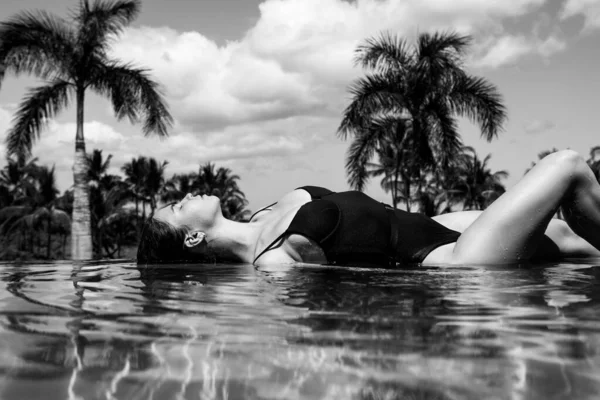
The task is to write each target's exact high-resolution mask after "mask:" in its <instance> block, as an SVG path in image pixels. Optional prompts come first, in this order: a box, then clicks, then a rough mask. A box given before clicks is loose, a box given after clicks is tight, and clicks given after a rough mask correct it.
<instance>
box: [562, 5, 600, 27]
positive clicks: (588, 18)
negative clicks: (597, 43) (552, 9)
mask: <svg viewBox="0 0 600 400" xmlns="http://www.w3.org/2000/svg"><path fill="white" fill-rule="evenodd" d="M576 15H581V16H583V17H584V20H585V23H584V31H586V32H589V31H591V30H594V29H598V28H600V0H568V1H567V2H565V4H564V6H563V9H562V12H561V18H562V19H566V18H570V17H573V16H576Z"/></svg>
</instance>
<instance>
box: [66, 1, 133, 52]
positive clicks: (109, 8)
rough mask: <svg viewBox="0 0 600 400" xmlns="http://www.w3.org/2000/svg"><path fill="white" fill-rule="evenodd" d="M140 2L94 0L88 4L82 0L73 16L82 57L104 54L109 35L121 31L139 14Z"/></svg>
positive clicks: (114, 34)
mask: <svg viewBox="0 0 600 400" xmlns="http://www.w3.org/2000/svg"><path fill="white" fill-rule="evenodd" d="M141 4H142V2H141V0H116V1H106V0H104V1H103V0H96V1H95V2H94V4H92V5H90V4H89V1H88V0H83V4H82V7H81V8H80V10H79V13H78V15H76V16H75V18H76V19H77V21H78V23H79V30H78V33H79V37H78V41H79V43H80V46H82V48H83V50H84V54H83V57H84V58H88V57H90V56H104V55H106V51H107V46H108V44H109V40H108V39H109V38H110V36H113V37H114V36H116V35H118V34H119V33H121V32H122V31H123V29H124V28H125V27H126V26H127V25H129V24H130V23H131V22H132V21H133V20H134V19H135V18H136V17H137V16H138V15H139V13H140V9H141Z"/></svg>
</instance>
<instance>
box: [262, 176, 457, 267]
mask: <svg viewBox="0 0 600 400" xmlns="http://www.w3.org/2000/svg"><path fill="white" fill-rule="evenodd" d="M301 189H302V188H301ZM390 209H391V207H389V206H386V205H384V204H383V203H380V202H378V201H376V200H374V199H372V198H370V197H369V196H367V195H365V194H363V193H361V192H355V191H351V192H342V193H334V192H331V191H329V190H327V189H323V188H318V187H304V190H295V191H293V192H291V193H289V194H287V195H286V196H284V197H283V198H282V199H281V200H280V201H279V202H278V203H276V204H275V205H274V206H273V207H272V209H271V210H270V211H268V212H262V213H260V214H259V215H258V216H257V217H256V218H255V219H254V220H253V221H252V222H254V223H259V224H261V225H262V229H261V230H260V233H259V235H258V238H257V243H256V249H255V257H258V258H259V260H258V261H259V263H260V264H268V263H270V261H275V262H280V261H281V260H282V259H288V260H289V261H294V262H306V263H319V264H322V263H329V264H335V263H339V264H343V265H366V264H376V265H382V264H385V265H389V263H390V262H393V261H394V259H395V260H396V261H400V262H414V261H415V260H414V258H415V256H418V252H419V251H420V250H419V249H420V248H423V247H424V246H427V242H428V237H429V236H430V235H435V234H439V233H441V234H442V235H447V234H446V233H445V232H444V229H445V228H444V227H443V226H442V225H439V224H437V223H436V222H434V221H433V220H430V219H427V218H426V217H424V216H421V215H415V214H410V213H406V212H404V211H399V210H395V212H396V213H398V214H399V218H397V219H396V220H398V219H400V220H402V221H404V223H405V225H404V226H402V227H400V228H398V229H397V231H398V230H399V231H400V233H399V237H400V241H398V240H396V241H395V242H394V238H395V236H394V235H393V234H391V232H393V228H391V227H390V219H394V218H393V216H394V211H391V210H393V209H391V210H390ZM338 213H339V215H338ZM420 226H421V227H423V228H424V231H423V233H422V235H421V236H422V238H421V239H417V240H416V241H415V240H414V239H413V236H418V234H419V232H418V229H419V227H420ZM440 229H441V232H440ZM396 236H398V235H396ZM394 243H402V245H394ZM450 246H452V244H450V245H442V246H440V245H439V244H438V245H435V244H434V246H432V247H435V249H434V250H433V251H431V249H429V250H426V251H425V253H422V254H427V256H426V257H424V259H423V257H419V259H418V260H417V262H423V263H426V262H429V260H428V259H432V260H434V261H435V262H440V261H441V260H440V257H442V258H445V255H446V253H447V252H448V251H447V249H448V248H449V247H450ZM255 261H256V259H255Z"/></svg>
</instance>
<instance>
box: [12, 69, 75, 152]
mask: <svg viewBox="0 0 600 400" xmlns="http://www.w3.org/2000/svg"><path fill="white" fill-rule="evenodd" d="M73 88H74V87H73V85H72V84H71V83H70V82H67V81H64V80H62V79H56V80H54V81H53V82H50V83H49V84H48V85H46V86H41V87H37V88H33V89H30V90H29V93H28V94H27V96H26V97H25V99H24V100H23V101H22V102H21V104H20V105H19V108H18V109H17V112H16V113H15V117H14V120H13V126H12V127H11V128H10V130H9V131H8V134H7V139H6V143H7V151H8V154H15V155H17V156H18V157H27V156H29V155H31V147H32V145H33V142H34V141H35V140H36V139H38V138H39V135H40V131H41V130H42V128H43V127H44V126H45V124H46V123H47V122H48V120H49V119H50V118H52V117H54V116H55V115H56V114H57V113H58V112H60V111H61V110H62V109H63V108H66V107H67V106H68V105H69V97H70V96H71V95H72V93H73Z"/></svg>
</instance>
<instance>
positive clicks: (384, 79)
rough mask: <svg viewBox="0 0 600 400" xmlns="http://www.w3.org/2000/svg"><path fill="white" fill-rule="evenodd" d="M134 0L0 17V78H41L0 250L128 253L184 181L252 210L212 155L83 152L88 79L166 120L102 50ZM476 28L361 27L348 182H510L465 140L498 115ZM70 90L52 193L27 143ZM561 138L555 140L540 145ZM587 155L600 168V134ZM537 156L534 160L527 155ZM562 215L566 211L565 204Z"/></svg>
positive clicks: (443, 205)
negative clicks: (64, 142) (201, 159)
mask: <svg viewBox="0 0 600 400" xmlns="http://www.w3.org/2000/svg"><path fill="white" fill-rule="evenodd" d="M139 7H140V1H139V0H116V1H112V2H110V1H105V0H98V1H95V2H94V4H93V5H91V4H90V2H89V1H88V0H81V1H80V3H79V7H78V8H77V9H76V10H75V13H74V14H73V21H72V23H71V24H68V23H67V22H66V21H65V20H63V19H61V18H58V17H55V16H53V15H50V14H47V13H44V12H37V13H27V12H23V13H20V14H17V15H16V16H14V17H12V18H11V19H9V20H7V21H5V22H1V23H0V67H2V68H0V71H1V72H0V81H1V80H2V78H3V77H4V73H5V72H6V71H8V72H13V73H15V74H17V75H18V74H22V73H27V74H33V75H36V76H38V77H40V78H43V79H44V80H45V81H46V82H47V84H46V85H45V86H43V87H39V88H35V89H31V90H30V92H29V93H28V94H27V96H26V97H25V98H24V100H23V101H22V102H21V104H20V105H19V107H18V108H17V111H16V112H15V117H14V123H13V126H12V127H11V128H10V129H9V131H8V132H7V150H8V151H7V155H6V157H7V158H6V160H7V162H6V165H5V166H4V167H3V168H2V169H1V170H0V259H32V258H35V259H52V258H75V259H81V258H91V257H94V258H119V257H129V256H132V255H133V253H132V251H134V250H135V246H136V244H137V241H138V239H139V235H140V231H141V226H142V223H143V221H144V219H145V218H146V217H147V216H148V215H149V214H151V213H153V212H154V211H155V210H156V209H157V207H160V206H162V205H164V204H167V203H169V202H172V201H175V200H178V199H180V198H181V197H183V196H184V195H185V194H187V193H192V194H194V195H196V194H210V195H215V196H218V197H219V199H220V201H221V209H222V210H223V214H224V216H225V217H227V218H230V219H232V220H236V221H245V220H247V218H248V215H249V214H250V212H249V210H248V209H247V206H248V201H247V200H246V197H245V194H244V193H243V191H242V190H241V188H240V185H239V181H240V177H239V176H238V175H237V174H235V173H234V172H233V171H232V170H231V169H229V168H226V167H217V166H216V165H215V164H214V163H212V162H206V163H204V164H200V165H198V167H197V169H196V170H192V171H187V172H181V171H178V172H177V173H175V174H172V175H171V176H170V177H168V176H167V174H166V172H167V170H168V168H169V162H168V161H167V160H163V161H160V160H157V159H155V158H153V157H148V156H143V155H140V156H138V157H134V158H132V159H131V160H129V161H128V162H125V163H124V164H123V165H122V166H121V168H120V169H115V168H113V167H111V161H112V155H110V154H109V155H105V154H103V152H102V150H100V149H94V150H93V151H92V152H91V153H86V152H85V142H84V135H83V121H84V119H83V117H84V115H83V105H84V99H85V94H86V93H87V90H88V89H89V90H92V91H94V92H96V93H99V94H100V95H103V96H106V97H108V98H109V99H110V100H111V102H112V106H113V109H114V111H115V115H116V117H117V118H118V119H121V118H124V117H127V118H129V119H130V120H131V121H132V122H138V121H142V122H143V132H144V133H145V134H151V133H155V134H157V135H159V136H164V135H166V134H167V130H168V128H169V126H170V125H171V124H172V118H171V116H170V114H169V111H168V109H167V105H166V104H165V102H164V100H163V98H162V95H161V92H160V89H159V87H158V85H157V84H156V83H155V82H154V81H152V80H151V78H150V77H149V76H148V74H147V71H146V70H144V69H141V68H137V67H133V66H131V65H129V64H123V63H120V62H118V61H115V60H111V59H109V58H108V56H107V54H108V45H109V43H110V40H111V39H112V38H114V37H115V36H116V35H118V34H119V33H120V31H121V30H122V29H123V27H125V26H126V25H127V24H128V23H130V22H131V21H132V20H133V19H134V18H135V17H136V16H137V14H138V13H139ZM470 42H471V38H470V37H469V36H461V35H458V34H456V33H452V32H449V33H448V32H447V33H433V34H430V33H424V34H421V35H419V37H418V38H417V40H416V42H415V43H414V44H412V45H411V44H410V43H409V42H408V41H406V40H405V39H403V38H400V37H397V36H393V35H390V34H387V33H385V34H382V35H380V36H378V37H373V38H369V39H367V40H366V41H365V42H364V43H363V44H361V45H360V46H359V47H358V48H357V50H356V58H355V63H356V64H357V65H359V66H362V67H363V68H365V69H366V70H367V71H366V74H365V76H363V77H361V78H359V79H357V80H356V81H355V82H354V83H353V84H352V85H351V86H350V92H351V94H352V99H351V101H350V104H349V105H348V106H347V108H346V109H345V110H344V112H343V115H342V120H341V123H340V125H339V127H338V129H337V134H338V136H339V137H340V138H342V139H351V143H350V145H349V148H348V152H347V158H346V172H347V175H348V183H349V185H350V186H351V187H352V188H354V189H357V190H364V189H365V187H366V184H367V183H368V181H369V180H370V179H372V178H373V179H374V178H377V179H380V185H381V188H382V189H383V190H384V191H385V192H387V193H390V195H391V203H392V204H393V205H394V206H398V207H400V206H404V208H406V209H407V210H408V211H415V212H421V213H424V214H427V215H429V216H433V215H437V214H442V213H446V212H450V211H458V210H471V209H485V208H486V207H488V206H489V205H490V204H491V203H493V201H494V200H495V199H497V198H498V197H499V196H500V195H501V194H502V193H504V191H505V186H504V180H505V179H506V178H507V176H508V173H507V172H506V171H502V170H501V171H493V170H492V169H491V168H490V165H489V162H490V160H491V154H488V155H486V156H485V157H483V158H481V157H480V156H479V155H478V154H477V153H476V151H475V150H474V149H473V148H472V147H469V146H465V145H464V144H463V142H462V138H461V136H460V133H459V130H458V119H459V118H462V117H466V118H468V119H470V120H471V121H472V122H474V123H476V124H478V125H479V128H480V130H481V135H482V136H483V137H484V138H485V139H487V140H488V141H491V140H492V139H493V138H495V137H497V136H498V134H499V132H500V131H501V130H502V128H503V125H504V123H505V121H506V118H507V115H506V109H505V107H504V105H503V102H502V97H501V96H500V94H499V92H498V89H497V88H496V87H495V86H494V85H493V84H492V83H490V82H488V81H487V80H486V79H484V78H482V77H477V76H473V75H471V74H469V73H468V72H467V71H466V69H465V66H464V58H465V55H466V52H467V50H468V47H469V44H470ZM73 101H74V104H75V106H76V111H77V112H76V122H77V129H76V132H75V134H76V135H75V165H74V168H73V170H74V185H73V186H72V187H70V188H69V189H67V190H66V191H64V192H63V193H62V194H59V191H58V189H57V187H56V178H55V169H54V166H46V165H39V163H38V160H37V159H36V158H32V156H31V153H32V146H33V143H34V141H35V140H36V139H37V138H38V136H39V135H40V133H41V132H42V130H43V127H44V125H45V124H46V123H47V121H48V120H49V119H50V118H52V117H54V116H55V115H56V114H57V113H59V112H60V111H61V110H63V109H65V108H66V107H67V106H68V105H69V104H70V103H72V102H73ZM553 151H556V149H551V150H548V151H545V152H542V153H540V154H539V158H540V159H541V158H542V157H543V156H545V155H547V154H549V153H551V152H553ZM588 163H589V165H590V167H591V168H592V170H593V171H594V173H595V174H596V177H597V178H598V179H599V180H600V146H599V147H594V148H592V149H591V151H590V157H589V160H588ZM533 165H535V163H532V166H533ZM559 217H560V215H559Z"/></svg>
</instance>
